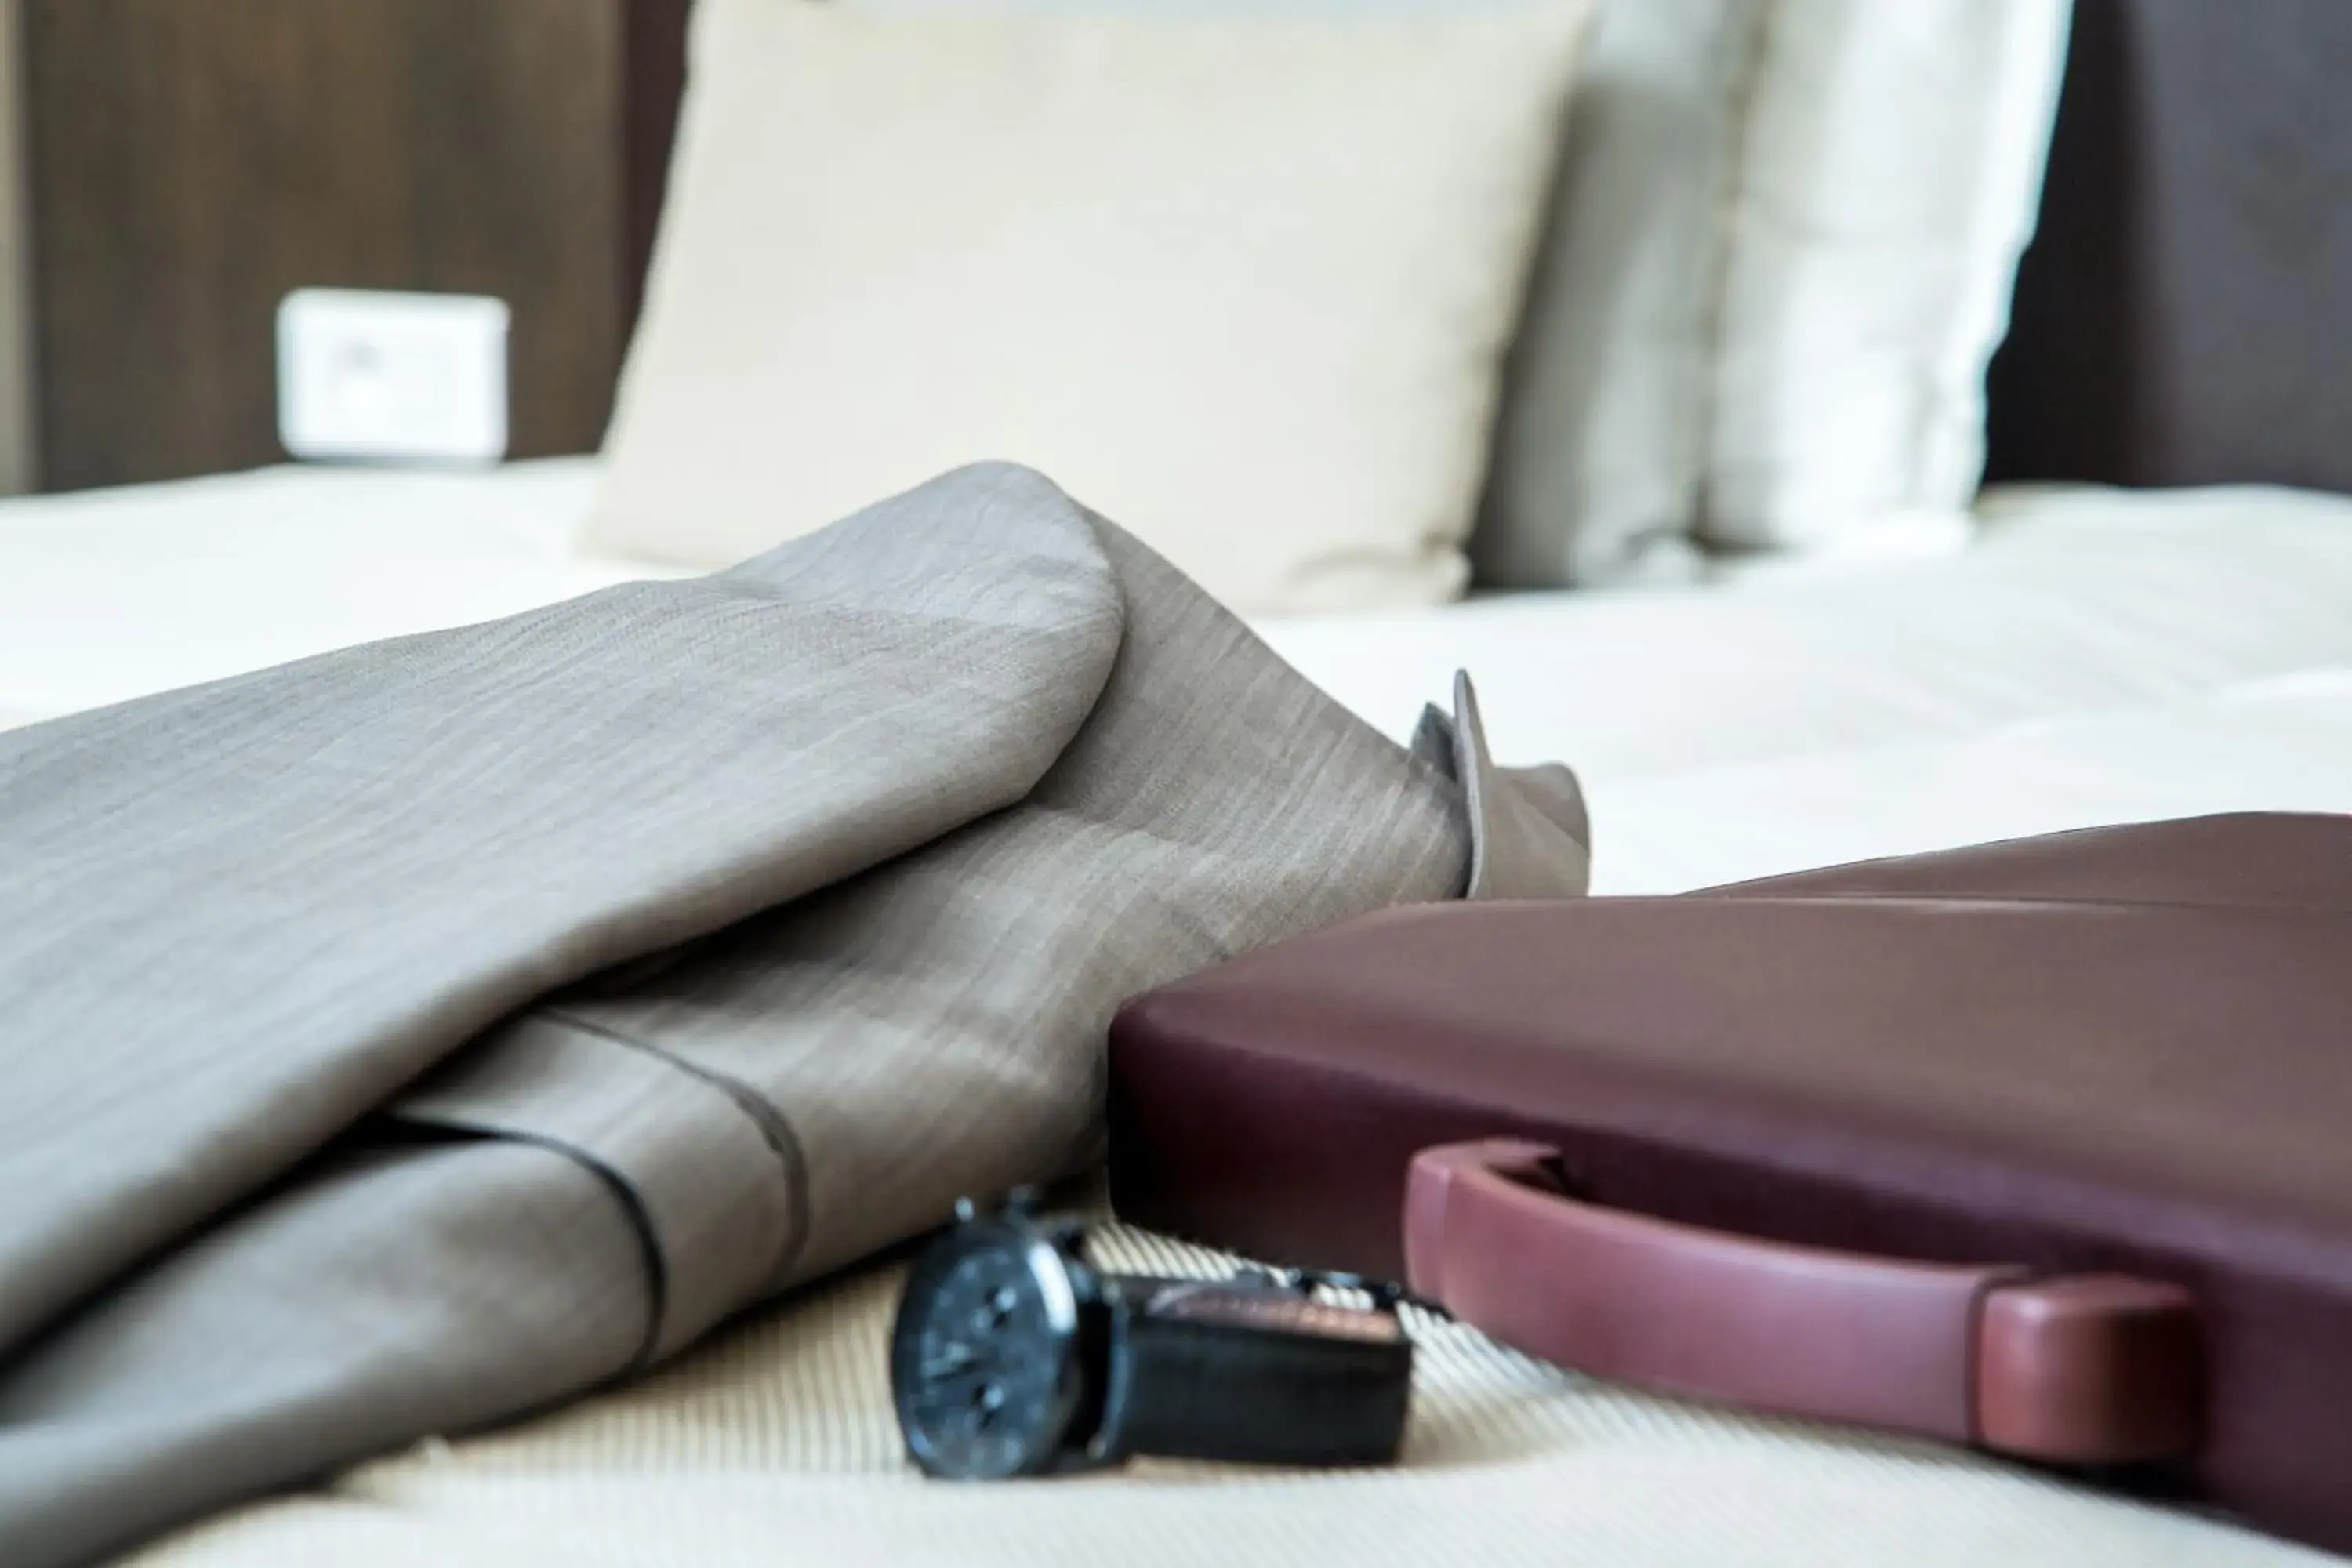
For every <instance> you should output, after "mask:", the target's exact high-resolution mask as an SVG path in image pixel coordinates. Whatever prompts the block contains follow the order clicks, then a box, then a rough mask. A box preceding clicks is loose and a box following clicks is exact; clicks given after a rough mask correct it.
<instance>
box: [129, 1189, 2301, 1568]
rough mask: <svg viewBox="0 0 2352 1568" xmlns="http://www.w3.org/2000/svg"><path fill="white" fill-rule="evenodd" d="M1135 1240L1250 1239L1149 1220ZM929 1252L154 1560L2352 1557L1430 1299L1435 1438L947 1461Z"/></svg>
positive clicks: (235, 1518)
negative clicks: (1385, 1461) (1513, 1334)
mask: <svg viewBox="0 0 2352 1568" xmlns="http://www.w3.org/2000/svg"><path fill="white" fill-rule="evenodd" d="M1093 1255H1094V1257H1095V1258H1097V1261H1099V1262H1101V1263H1103V1264H1105V1265H1107V1266H1108V1267H1111V1268H1124V1269H1137V1270H1149V1271H1154V1272H1164V1273H1187V1274H1195V1273H1197V1274H1216V1273H1221V1272H1223V1271H1225V1270H1226V1269H1228V1268H1231V1266H1232V1260H1231V1259H1229V1258H1224V1257H1223V1256H1221V1255H1219V1254H1216V1253H1213V1252H1209V1251H1206V1250H1204V1249H1202V1248H1198V1247H1187V1246H1184V1245H1181V1244H1180V1243H1176V1242H1171V1241H1169V1240H1166V1239H1164V1238H1161V1237H1154V1236H1150V1235H1149V1234H1146V1233H1143V1232H1139V1231H1136V1230H1132V1229H1129V1228H1127V1227H1124V1226H1106V1227H1104V1228H1103V1229H1101V1230H1100V1231H1098V1232H1097V1237H1096V1240H1095V1242H1094V1244H1093ZM903 1268H904V1265H903V1263H894V1264H886V1265H881V1266H877V1267H874V1268H866V1269H864V1270H861V1271H858V1272H856V1273H854V1274H851V1275H849V1276H847V1277H845V1278H843V1279H838V1280H835V1281H834V1282H832V1283H830V1284H827V1285H825V1286H824V1287H821V1288H819V1289H816V1290H814V1291H811V1292H806V1293H803V1295H801V1296H799V1297H796V1298H794V1299H793V1300H790V1301H788V1302H786V1303H784V1304H783V1306H782V1307H781V1308H780V1309H778V1310H772V1311H769V1312H767V1313H764V1314H762V1315H760V1316H758V1317H755V1318H752V1319H751V1320H749V1321H744V1322H742V1323H740V1324H738V1325H737V1326H735V1327H734V1328H732V1329H731V1330H730V1331H726V1332H724V1333H722V1334H720V1335H719V1336H718V1337H716V1338H714V1339H713V1340H712V1341H710V1342H709V1343H707V1344H705V1345H703V1346H701V1347H700V1348H698V1349H697V1350H695V1351H693V1352H689V1353H688V1355H686V1356H685V1357H683V1358H681V1359H680V1360H679V1361H677V1362H676V1363H673V1364H671V1365H670V1366H668V1367H667V1369H665V1370H663V1371H661V1372H659V1373H656V1374H655V1375H654V1376H652V1377H649V1378H647V1379H646V1380H645V1381H644V1382H642V1383H639V1384H634V1385H632V1386H630V1387H627V1388H624V1389H621V1390H618V1391H616V1392H614V1393H612V1394H606V1395H604V1396H602V1397H600V1398H595V1399H591V1400H588V1401H585V1402H583V1403H582V1404H580V1405H574V1406H572V1407H571V1408H569V1409H567V1410H564V1411H562V1412H560V1413H558V1414H556V1415H550V1416H548V1417H545V1418H543V1419H541V1420H538V1421H535V1422H530V1423H528V1424H525V1425H522V1426H516V1427H513V1428H510V1429H509V1430H507V1431H504V1432H499V1433H494V1434H491V1435H488V1436H480V1437H475V1438H471V1439H468V1440H466V1441H462V1442H456V1443H439V1442H434V1443H426V1444H424V1445H420V1446H419V1447H416V1448H415V1449H413V1450H412V1451H410V1452H409V1453H407V1454H405V1455H403V1456H400V1457H398V1458H392V1459H386V1460H382V1461H379V1462H377V1463H374V1464H372V1465H367V1466H363V1467H362V1468H359V1469H356V1470H354V1471H352V1472H351V1473H350V1474H349V1475H346V1476H345V1477H343V1478H342V1479H341V1480H340V1481H339V1482H337V1483H336V1484H335V1485H334V1486H332V1487H331V1488H330V1489H326V1490H325V1491H322V1492H320V1493H316V1494H313V1495H310V1496H307V1497H300V1498H294V1499H289V1500H280V1501H275V1502H270V1503H265V1504H261V1505H258V1506H256V1507H253V1508H249V1509H247V1510H242V1511H240V1512H237V1513H233V1514H230V1515H227V1516H226V1517H224V1518H221V1519H218V1520H215V1521H211V1522H209V1523H207V1524H205V1525H202V1526H199V1527H197V1528H196V1529H194V1530H192V1531H186V1532H184V1533H183V1534H181V1535H179V1536H176V1537H174V1538H173V1539H171V1540H169V1541H166V1542H163V1543H162V1544H160V1545H158V1546H156V1547H154V1548H152V1549H151V1550H150V1551H148V1552H144V1553H142V1554H141V1555H139V1556H137V1557H135V1558H133V1559H131V1561H132V1562H133V1563H135V1564H137V1568H298V1565H299V1568H326V1565H332V1568H345V1565H349V1568H421V1565H424V1564H434V1565H436V1568H438V1565H445V1564H446V1565H457V1568H474V1565H477V1564H479V1565H484V1568H488V1565H489V1564H499V1565H501V1568H504V1565H509V1564H536V1563H551V1564H553V1563H562V1564H574V1565H578V1568H624V1565H626V1568H673V1565H674V1568H782V1565H787V1564H791V1565H801V1564H817V1565H824V1568H832V1565H834V1564H841V1565H844V1568H866V1565H869V1564H901V1563H907V1564H913V1563H965V1564H981V1565H995V1564H1028V1563H1038V1564H1050V1565H1054V1568H1157V1565H1160V1564H1171V1565H1173V1564H1186V1565H1193V1564H1201V1565H1219V1568H1223V1565H1231V1568H1253V1565H1257V1564H1264V1565H1265V1568H1307V1565H1309V1564H1313V1565H1317V1568H1321V1565H1325V1564H1328V1565H1331V1568H1339V1565H1341V1564H1345V1565H1347V1568H1363V1565H1367V1564H1383V1563H1399V1564H1459V1565H1461V1568H1472V1565H1475V1568H1514V1565H1517V1564H1526V1565H1528V1568H1537V1565H1541V1568H1562V1565H1567V1564H1580V1565H1581V1564H1591V1565H1594V1568H1621V1565H1625V1564H1660V1565H1673V1568H1682V1565H1685V1564H1687V1565H1691V1568H1697V1565H1701V1564H1705V1565H1707V1568H1717V1565H1726V1568H1729V1565H1739V1568H1780V1565H1786V1568H1846V1565H1852V1568H1897V1565H1906V1568H1943V1565H1947V1564H1948V1565H1951V1568H1992V1565H2001V1568H2011V1565H2040V1564H2049V1565H2051V1568H2058V1565H2062V1564H2063V1565H2065V1568H2084V1565H2093V1568H2108V1565H2114V1568H2188V1565H2191V1564H2194V1565H2197V1568H2255V1565H2258V1564H2259V1565H2263V1568H2288V1565H2290V1564H2308V1563H2325V1562H2330V1561H2334V1560H2333V1559H2330V1558H2326V1557H2325V1556H2323V1555H2321V1554H2319V1553H2315V1552H2308V1551H2305V1550H2303V1549H2300V1548H2296V1547H2291V1546H2287V1545H2285V1544H2283V1543H2281V1542H2273V1541H2269V1540H2266V1539H2264V1538H2263V1537H2261V1536H2257V1535H2254V1534H2252V1533H2250V1532H2247V1531H2242V1530H2238V1529H2235V1528H2233V1527H2231V1526H2229V1525H2225V1524H2221V1523H2218V1522H2214V1521H2208V1520H2203V1519H2199V1518H2194V1517H2190V1516H2189V1515H2186V1514H2182V1513H2179V1512H2174V1511H2170V1510H2163V1509H2158V1508H2153V1507H2148V1506H2144V1505H2140V1504H2137V1503H2132V1502H2127V1501H2123V1500H2116V1499H2113V1498H2108V1497H2103V1496H2100V1495H2098V1494H2095V1493H2093V1492H2090V1491H2088V1490H2084V1489H2078V1488H2074V1487H2071V1486H2067V1485H2065V1484H2063V1483H2060V1482H2058V1481H2055V1480H2052V1479H2045V1478H2042V1477H2040V1476H2036V1475H2034V1474H2032V1473H2030V1472H2027V1471H2024V1470H2021V1469H2018V1468H2012V1467H2009V1466H2005V1465H2001V1464H1998V1463H1995V1462H1994V1461H1991V1460H1990V1459H1986V1458H1979V1457H1978V1456H1974V1455H1969V1454H1965V1453H1960V1452H1956V1451H1952V1450H1948V1449H1945V1448H1941V1447H1936V1446H1934V1445H1931V1444H1927V1443H1914V1442H1907V1441H1901V1440H1895V1439H1891V1438H1880V1437H1874V1436H1866V1435H1862V1434H1856V1433H1850V1432H1844V1431H1840V1430H1836V1429H1832V1428H1826V1427H1818V1426H1807V1425H1803V1424H1800V1423H1795V1422H1778V1421H1769V1420H1762V1419H1756V1418H1750V1417H1745V1416H1740V1415H1732V1414H1727V1413H1724V1412H1719V1411H1715V1410H1710V1409H1706V1408H1704V1407H1701V1406H1697V1405H1686V1404H1682V1403H1677V1402H1674V1401H1669V1400H1663V1399H1652V1398H1646V1397H1643V1396H1642V1395H1639V1394H1631V1393H1627V1392H1625V1391H1623V1390H1621V1389H1616V1388H1612V1387H1609V1386H1606V1385H1603V1384H1596V1383H1593V1382H1591V1381H1590V1380H1587V1379H1583V1378H1580V1377H1577V1376H1575V1375H1573V1374H1571V1373H1563V1372H1560V1371H1559V1370H1557V1369H1554V1368H1551V1367H1548V1366H1545V1365H1542V1364H1540V1363H1536V1362H1532V1361H1530V1360H1528V1358H1526V1357H1523V1356H1520V1355H1517V1354H1516V1353H1515V1352H1510V1351H1507V1350H1504V1349H1502V1348H1500V1347H1498V1346H1496V1345H1495V1344H1494V1343H1493V1342H1490V1341H1488V1340H1486V1338H1485V1337H1484V1336H1482V1335H1480V1334H1477V1333H1475V1332H1474V1331H1470V1330H1467V1329H1465V1328H1462V1327H1459V1326H1458V1325H1455V1324H1453V1323H1449V1322H1444V1321H1437V1320H1434V1319H1431V1318H1428V1317H1424V1316H1416V1317H1415V1319H1414V1322H1413V1328H1414V1337H1415V1339H1416V1341H1417V1342H1418V1344H1419V1346H1420V1350H1419V1363H1418V1368H1417V1373H1416V1384H1415V1389H1414V1407H1413V1422H1412V1433H1411V1436H1410V1439H1409V1441H1408V1445H1407V1452H1406V1458H1405V1462H1404V1464H1403V1466H1402V1468H1398V1469H1392V1470H1373V1471H1359V1472H1353V1473H1339V1474H1309V1473H1303V1472H1298V1471H1251V1470H1246V1469H1240V1468H1219V1467H1214V1466H1206V1465H1175V1464H1150V1465H1139V1466H1136V1467H1134V1468H1130V1469H1128V1470H1124V1471H1117V1472H1112V1473H1110V1474H1108V1475H1101V1476H1094V1477H1088V1478H1086V1479H1058V1480H1048V1481H1034V1482H1026V1483H1018V1484H1009V1485H999V1486H950V1485H944V1484H934V1483H927V1482H925V1481H923V1480H922V1479H919V1477H917V1476H916V1475H915V1474H914V1473H913V1471H912V1470H911V1469H910V1468H908V1467H907V1466H906V1465H905V1464H904V1462H903V1461H902V1459H901V1458H900V1453H899V1447H898V1430H897V1427H896V1426H895V1425H894V1423H893V1421H892V1419H891V1414H890V1404H889V1387H888V1378H887V1368H886V1364H885V1363H886V1357H885V1347H886V1345H887V1338H888V1333H889V1322H890V1314H891V1311H892V1310H893V1307H894V1306H895V1303H896V1300H897V1291H898V1281H899V1279H900V1278H901V1277H902V1273H903Z"/></svg>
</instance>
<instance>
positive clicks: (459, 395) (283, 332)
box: [278, 289, 508, 463]
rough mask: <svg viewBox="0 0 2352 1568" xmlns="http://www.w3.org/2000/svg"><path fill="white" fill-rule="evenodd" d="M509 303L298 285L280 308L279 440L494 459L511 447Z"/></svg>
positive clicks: (311, 451)
mask: <svg viewBox="0 0 2352 1568" xmlns="http://www.w3.org/2000/svg"><path fill="white" fill-rule="evenodd" d="M507 320H508V311H507V306H506V301H505V300H493V299H489V298H488V297H486V296H483V295H478V294H404V293H396V292H392V291H388V290H380V289H295V290H294V291H293V292H292V293H290V294H289V295H287V296H286V298H285V299H284V300H280V301H279V302H278V440H279V442H280V443H281V444H283V445H284V447H285V448H286V450H287V451H288V452H289V453H290V454H292V455H293V456H294V457H297V458H309V459H342V460H346V461H353V460H356V461H377V462H405V463H494V462H496V461H498V460H499V458H501V457H503V456H504V455H505V453H506V449H507Z"/></svg>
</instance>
